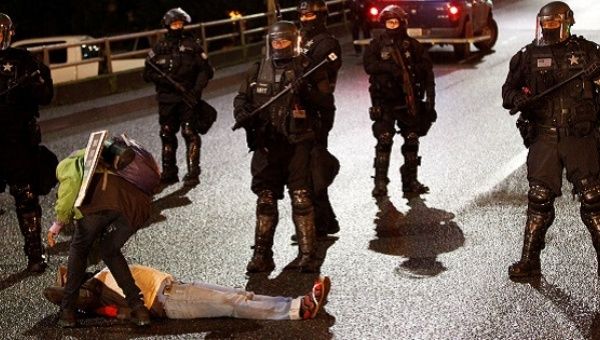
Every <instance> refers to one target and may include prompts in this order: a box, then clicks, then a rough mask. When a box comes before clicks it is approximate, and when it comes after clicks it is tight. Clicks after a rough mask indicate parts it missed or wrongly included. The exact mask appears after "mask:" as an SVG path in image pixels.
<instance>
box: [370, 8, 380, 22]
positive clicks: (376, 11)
mask: <svg viewBox="0 0 600 340" xmlns="http://www.w3.org/2000/svg"><path fill="white" fill-rule="evenodd" d="M369 14H370V15H371V18H372V19H374V20H377V16H378V15H379V9H378V8H377V7H371V8H369Z"/></svg>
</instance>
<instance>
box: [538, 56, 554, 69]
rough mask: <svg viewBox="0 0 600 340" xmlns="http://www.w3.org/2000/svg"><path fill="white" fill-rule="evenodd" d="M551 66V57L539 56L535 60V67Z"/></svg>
mask: <svg viewBox="0 0 600 340" xmlns="http://www.w3.org/2000/svg"><path fill="white" fill-rule="evenodd" d="M550 66H552V58H539V59H538V60H537V67H550Z"/></svg>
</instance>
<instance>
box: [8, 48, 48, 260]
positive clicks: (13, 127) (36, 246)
mask: <svg viewBox="0 0 600 340" xmlns="http://www.w3.org/2000/svg"><path fill="white" fill-rule="evenodd" d="M38 72H39V73H38ZM19 82H21V84H20V85H16V84H17V83H19ZM15 85H16V86H15ZM13 86H14V88H12V89H11V90H9V88H11V87H13ZM7 90H8V92H7V93H5V94H3V95H0V182H2V183H4V184H8V185H9V187H10V194H11V195H12V196H13V197H14V199H15V204H16V211H17V218H18V220H19V227H20V229H21V233H22V234H23V236H24V237H25V253H26V254H27V257H28V259H29V262H28V269H29V270H30V271H43V270H44V269H45V267H46V264H45V261H44V257H43V247H42V244H41V238H40V232H41V217H42V208H41V207H40V204H39V200H38V196H39V195H40V194H46V193H47V192H48V191H49V190H50V188H51V187H52V186H53V185H54V183H55V179H54V178H52V180H51V181H50V182H51V185H50V186H49V187H48V186H47V185H46V183H43V181H47V180H48V179H47V178H43V176H40V174H41V172H40V170H41V169H46V168H49V169H47V170H46V171H45V172H46V173H48V172H49V173H50V174H53V172H54V171H55V170H54V169H55V168H56V157H55V156H54V155H53V154H51V153H50V156H52V157H54V162H45V161H44V160H45V156H46V154H45V152H49V151H47V149H44V150H43V151H42V149H41V148H40V145H39V144H40V142H41V134H40V128H39V126H38V124H37V118H38V117H39V112H38V105H39V104H48V103H50V100H51V99H52V96H53V87H52V78H51V77H50V70H49V69H48V67H46V66H45V65H44V64H42V63H39V62H38V61H37V60H35V59H34V57H33V56H32V55H31V53H29V52H27V51H26V50H21V49H15V48H7V49H4V50H1V49H0V93H4V92H5V91H7ZM52 177H54V176H52ZM2 187H3V185H2Z"/></svg>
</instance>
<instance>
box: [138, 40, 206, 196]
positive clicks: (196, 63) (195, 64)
mask: <svg viewBox="0 0 600 340" xmlns="http://www.w3.org/2000/svg"><path fill="white" fill-rule="evenodd" d="M179 31H180V30H179ZM148 61H150V62H152V63H154V64H155V65H157V66H158V67H159V68H160V69H161V70H162V71H163V72H165V73H166V74H168V75H169V76H170V77H171V78H173V80H175V81H176V82H178V83H179V84H180V85H182V86H183V87H184V88H185V89H186V91H188V92H189V93H191V94H192V95H194V96H195V97H196V98H197V99H198V100H200V98H201V97H202V91H203V90H204V88H205V87H206V85H207V84H208V81H209V80H210V79H212V77H213V73H214V71H213V68H212V67H211V65H210V63H209V62H208V58H207V56H206V53H205V52H204V50H203V49H202V45H201V42H200V40H199V39H196V38H194V37H191V36H188V35H186V34H182V33H181V32H178V31H169V32H168V33H167V34H166V36H165V38H164V39H162V40H161V41H159V42H158V44H156V46H154V48H153V49H152V51H151V52H150V54H149V56H148ZM144 79H145V80H146V81H152V82H153V83H154V84H155V85H156V92H157V95H156V98H157V100H158V106H159V112H158V113H159V123H160V138H161V140H162V145H163V147H162V165H163V173H162V175H161V179H162V180H163V182H164V183H173V182H176V181H178V176H177V173H178V167H177V163H176V154H177V135H176V134H177V132H178V131H179V128H180V127H181V134H182V136H183V138H184V139H185V143H186V146H187V153H186V154H187V166H188V173H187V174H186V176H185V177H184V182H185V183H186V185H196V184H198V176H199V175H200V147H201V143H202V142H201V139H200V135H199V134H198V131H197V128H196V126H195V124H193V119H194V117H193V115H194V110H192V109H191V108H190V107H189V106H188V105H186V104H185V103H184V102H183V95H182V93H181V92H180V91H179V90H178V89H176V88H175V86H173V85H172V84H171V83H170V82H169V81H168V80H167V79H165V78H164V77H162V76H161V75H160V74H159V73H158V72H156V70H154V69H152V68H151V67H150V66H148V65H146V69H145V71H144Z"/></svg>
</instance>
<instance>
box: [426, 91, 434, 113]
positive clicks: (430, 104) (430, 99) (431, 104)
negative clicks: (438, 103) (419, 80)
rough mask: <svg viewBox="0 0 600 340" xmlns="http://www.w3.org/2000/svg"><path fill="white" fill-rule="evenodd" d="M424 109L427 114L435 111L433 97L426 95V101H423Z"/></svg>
mask: <svg viewBox="0 0 600 340" xmlns="http://www.w3.org/2000/svg"><path fill="white" fill-rule="evenodd" d="M425 108H426V109H427V111H429V112H431V111H433V110H435V96H433V95H431V96H430V95H427V99H426V100H425Z"/></svg>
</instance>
